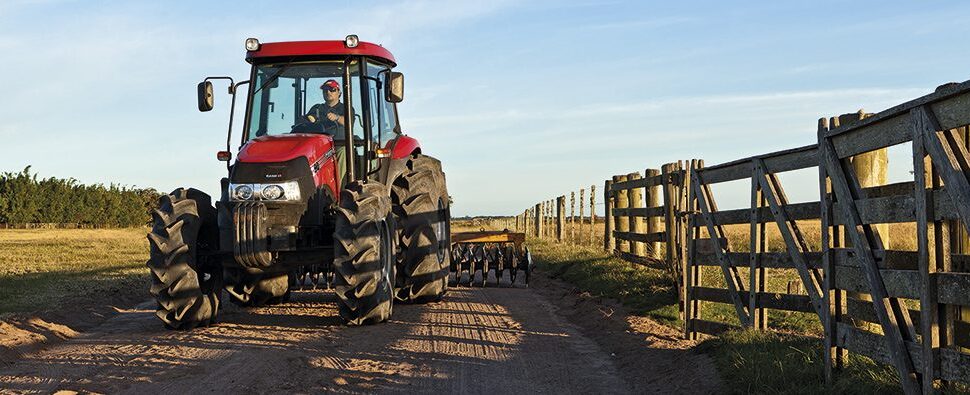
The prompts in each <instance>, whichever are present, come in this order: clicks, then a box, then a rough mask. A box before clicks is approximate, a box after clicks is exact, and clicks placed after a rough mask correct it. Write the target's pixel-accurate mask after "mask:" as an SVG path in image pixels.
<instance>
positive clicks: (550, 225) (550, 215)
mask: <svg viewBox="0 0 970 395" xmlns="http://www.w3.org/2000/svg"><path fill="white" fill-rule="evenodd" d="M555 204H556V199H549V201H547V202H546V237H549V238H552V237H555V234H553V232H555V231H556V227H555V222H556V218H555V217H554V215H555V214H556V213H555V209H556V206H555Z"/></svg>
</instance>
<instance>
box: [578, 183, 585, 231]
mask: <svg viewBox="0 0 970 395" xmlns="http://www.w3.org/2000/svg"><path fill="white" fill-rule="evenodd" d="M585 208H586V189H585V188H580V189H579V238H578V239H576V244H583V242H582V240H580V239H585V237H583V224H584V223H586V216H585V215H583V214H585V211H586V210H585Z"/></svg>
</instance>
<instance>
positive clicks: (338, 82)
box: [199, 35, 416, 198]
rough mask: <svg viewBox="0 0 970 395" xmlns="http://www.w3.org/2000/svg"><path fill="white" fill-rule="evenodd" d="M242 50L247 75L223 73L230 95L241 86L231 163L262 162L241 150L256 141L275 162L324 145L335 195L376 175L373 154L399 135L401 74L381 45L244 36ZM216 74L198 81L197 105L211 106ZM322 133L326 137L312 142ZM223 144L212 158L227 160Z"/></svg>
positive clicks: (385, 151) (385, 150)
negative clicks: (241, 115) (242, 108)
mask: <svg viewBox="0 0 970 395" xmlns="http://www.w3.org/2000/svg"><path fill="white" fill-rule="evenodd" d="M246 50H247V56H246V61H247V62H249V63H250V64H251V65H252V68H251V73H250V79H249V80H248V81H242V82H239V83H235V82H233V81H232V80H231V79H230V93H233V101H235V94H236V92H237V88H239V87H242V86H244V85H245V86H246V93H247V95H246V115H245V123H244V125H243V130H242V135H241V136H240V150H239V157H238V158H236V159H237V164H238V163H248V162H254V161H255V162H266V161H267V160H266V158H264V157H260V158H256V157H254V156H252V155H248V154H249V153H250V151H253V150H257V151H261V152H265V151H266V149H263V148H259V149H257V148H255V147H251V146H255V145H261V144H262V145H267V144H269V145H272V146H273V147H274V148H275V149H277V150H278V152H277V153H278V155H277V156H278V158H271V159H276V160H277V161H279V160H281V159H285V160H289V159H293V158H294V157H296V156H298V155H301V154H302V155H308V156H311V157H314V158H322V157H324V156H328V154H327V152H309V153H307V152H302V151H300V150H298V149H297V148H298V147H302V148H305V147H306V146H314V147H320V149H324V150H329V149H332V150H333V153H332V154H331V155H333V156H334V157H335V159H336V172H337V174H335V175H334V177H333V178H335V180H336V181H335V182H334V183H333V184H332V185H330V186H329V187H330V189H331V193H332V195H333V196H334V197H335V198H339V196H338V195H339V193H338V191H339V190H340V187H341V185H344V184H346V183H347V182H348V181H352V180H357V179H359V180H364V179H367V178H368V177H374V176H377V175H376V174H375V171H377V170H379V169H380V163H379V161H378V159H380V158H382V157H388V156H389V154H390V153H391V152H392V151H393V150H394V147H395V143H397V140H398V137H399V136H400V135H401V128H400V125H399V123H398V115H397V107H396V105H397V103H399V102H400V101H401V100H403V86H404V85H403V75H402V74H401V73H397V72H393V71H392V68H393V67H394V66H395V65H396V64H395V61H394V57H393V55H391V53H390V52H389V51H387V50H386V49H384V48H383V47H381V46H379V45H376V44H371V43H367V42H361V41H359V40H358V39H357V37H356V36H354V35H351V36H348V37H347V38H346V39H345V40H344V41H298V42H280V43H266V44H262V43H260V42H259V41H258V40H256V39H254V38H250V39H247V40H246ZM218 79H228V77H210V78H207V79H206V80H205V81H203V83H201V84H199V109H200V110H203V111H208V110H209V109H211V108H212V93H211V92H212V82H211V81H212V80H218ZM230 128H231V120H230ZM231 133H232V131H231V130H230V134H231ZM348 136H350V137H348ZM324 140H327V141H329V143H313V141H324ZM228 141H231V136H230V138H229V139H228ZM279 141H285V142H286V143H281V142H279ZM410 143H411V144H407V143H406V144H405V145H408V147H405V148H408V149H406V150H408V151H413V150H414V149H415V148H416V144H414V143H413V140H412V141H410ZM285 147H291V149H290V150H289V151H287V150H286V149H285ZM226 148H227V149H226V151H223V152H220V155H219V158H220V159H221V160H226V161H229V160H231V155H230V154H229V152H230V148H231V147H229V146H228V145H227V147H226ZM408 153H410V152H408ZM308 159H310V158H308ZM309 165H310V166H313V165H314V163H313V162H312V161H311V163H309ZM230 173H233V171H232V169H231V168H230ZM229 178H230V182H232V181H249V180H236V179H235V178H237V177H233V175H232V174H230V177H229ZM316 178H317V180H316V185H315V186H316V187H320V186H321V184H320V183H321V182H326V180H325V178H330V177H329V175H327V176H326V177H325V176H323V175H320V176H318V177H316ZM234 183H235V182H234ZM230 194H232V191H230Z"/></svg>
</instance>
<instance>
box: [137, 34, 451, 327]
mask: <svg viewBox="0 0 970 395" xmlns="http://www.w3.org/2000/svg"><path fill="white" fill-rule="evenodd" d="M246 51H247V52H246V61H247V62H249V63H250V64H251V65H252V70H251V72H250V77H249V79H248V80H246V81H241V82H235V81H233V80H232V78H230V77H209V78H206V79H205V80H204V81H203V82H202V83H200V84H199V86H198V93H199V110H201V111H209V110H211V109H212V107H213V86H212V80H228V81H229V93H230V94H231V95H232V103H233V108H234V107H235V98H236V93H237V92H240V90H239V88H240V87H245V91H244V92H246V98H247V100H246V114H245V123H244V125H243V131H242V136H241V139H240V146H239V149H238V155H237V157H236V158H235V162H234V163H231V159H232V157H231V150H230V145H231V141H232V117H233V115H232V111H230V120H229V132H228V136H227V140H226V150H225V151H221V152H219V153H218V159H219V160H221V161H225V162H227V169H228V177H226V178H223V179H222V183H221V186H222V191H221V197H220V198H219V201H217V202H216V203H215V206H214V207H213V205H212V203H211V198H210V197H209V196H208V195H206V194H205V193H203V192H201V191H199V190H196V189H184V188H179V189H176V190H175V191H173V192H172V193H171V194H169V195H165V196H162V197H161V199H160V204H159V206H160V207H159V208H158V210H156V211H155V212H154V215H153V220H154V225H153V227H152V230H151V233H149V234H148V240H149V244H150V247H151V257H150V259H149V261H148V267H149V268H150V269H151V273H152V275H151V281H152V283H151V290H150V291H151V294H152V295H153V296H154V297H155V299H156V301H157V302H158V309H157V312H156V315H157V316H158V318H160V319H161V320H162V322H164V323H165V325H166V326H167V327H169V328H173V329H190V328H193V327H196V326H205V325H209V324H210V323H212V322H214V321H215V319H216V316H217V314H218V311H219V303H220V300H221V294H222V291H223V290H225V291H227V293H228V294H229V297H230V300H231V301H233V302H235V303H237V304H240V305H244V306H258V305H264V304H273V303H279V302H282V301H285V300H287V299H288V298H289V295H290V289H291V288H292V287H294V286H301V285H305V284H306V283H307V282H308V281H310V280H311V279H312V280H313V281H315V282H316V283H325V284H326V286H328V287H332V288H333V289H334V290H335V292H336V294H337V296H338V297H339V298H338V299H339V307H340V315H341V316H342V317H343V318H344V320H346V322H347V323H348V324H351V325H361V324H370V323H377V322H382V321H385V320H387V318H388V317H389V316H390V315H391V310H392V307H393V305H394V303H395V301H398V302H406V303H415V302H417V303H420V302H427V301H436V300H440V299H441V298H442V296H443V295H444V294H445V292H446V290H447V287H448V269H449V266H450V239H449V238H450V229H449V221H450V214H449V207H448V203H449V197H448V191H447V187H446V184H445V174H444V172H442V170H441V163H440V162H439V161H438V160H436V159H434V158H432V157H430V156H426V155H425V154H424V153H423V152H422V151H421V146H420V145H419V144H418V141H417V140H415V139H414V138H411V137H409V136H407V135H405V134H403V133H402V132H401V127H400V124H399V121H398V114H397V107H396V104H397V103H399V102H401V100H402V99H403V97H404V96H403V95H404V78H403V75H402V74H401V73H398V72H394V71H392V69H393V67H394V66H395V65H396V64H395V61H394V57H393V55H391V53H390V52H388V51H387V50H386V49H384V48H383V47H381V46H379V45H375V44H371V43H366V42H361V41H359V40H358V39H357V36H354V35H351V36H347V38H346V39H345V40H344V41H302V42H279V43H260V42H259V41H258V40H256V39H252V38H250V39H247V40H246ZM230 163H231V164H230Z"/></svg>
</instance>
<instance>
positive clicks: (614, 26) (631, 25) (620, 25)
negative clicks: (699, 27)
mask: <svg viewBox="0 0 970 395" xmlns="http://www.w3.org/2000/svg"><path fill="white" fill-rule="evenodd" d="M700 20H701V19H700V18H696V17H686V16H664V17H658V18H652V19H651V18H648V19H638V20H628V21H619V22H610V23H601V24H595V25H585V26H581V27H580V29H585V30H649V29H657V28H661V27H670V26H676V25H684V24H689V23H697V22H699V21H700Z"/></svg>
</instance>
